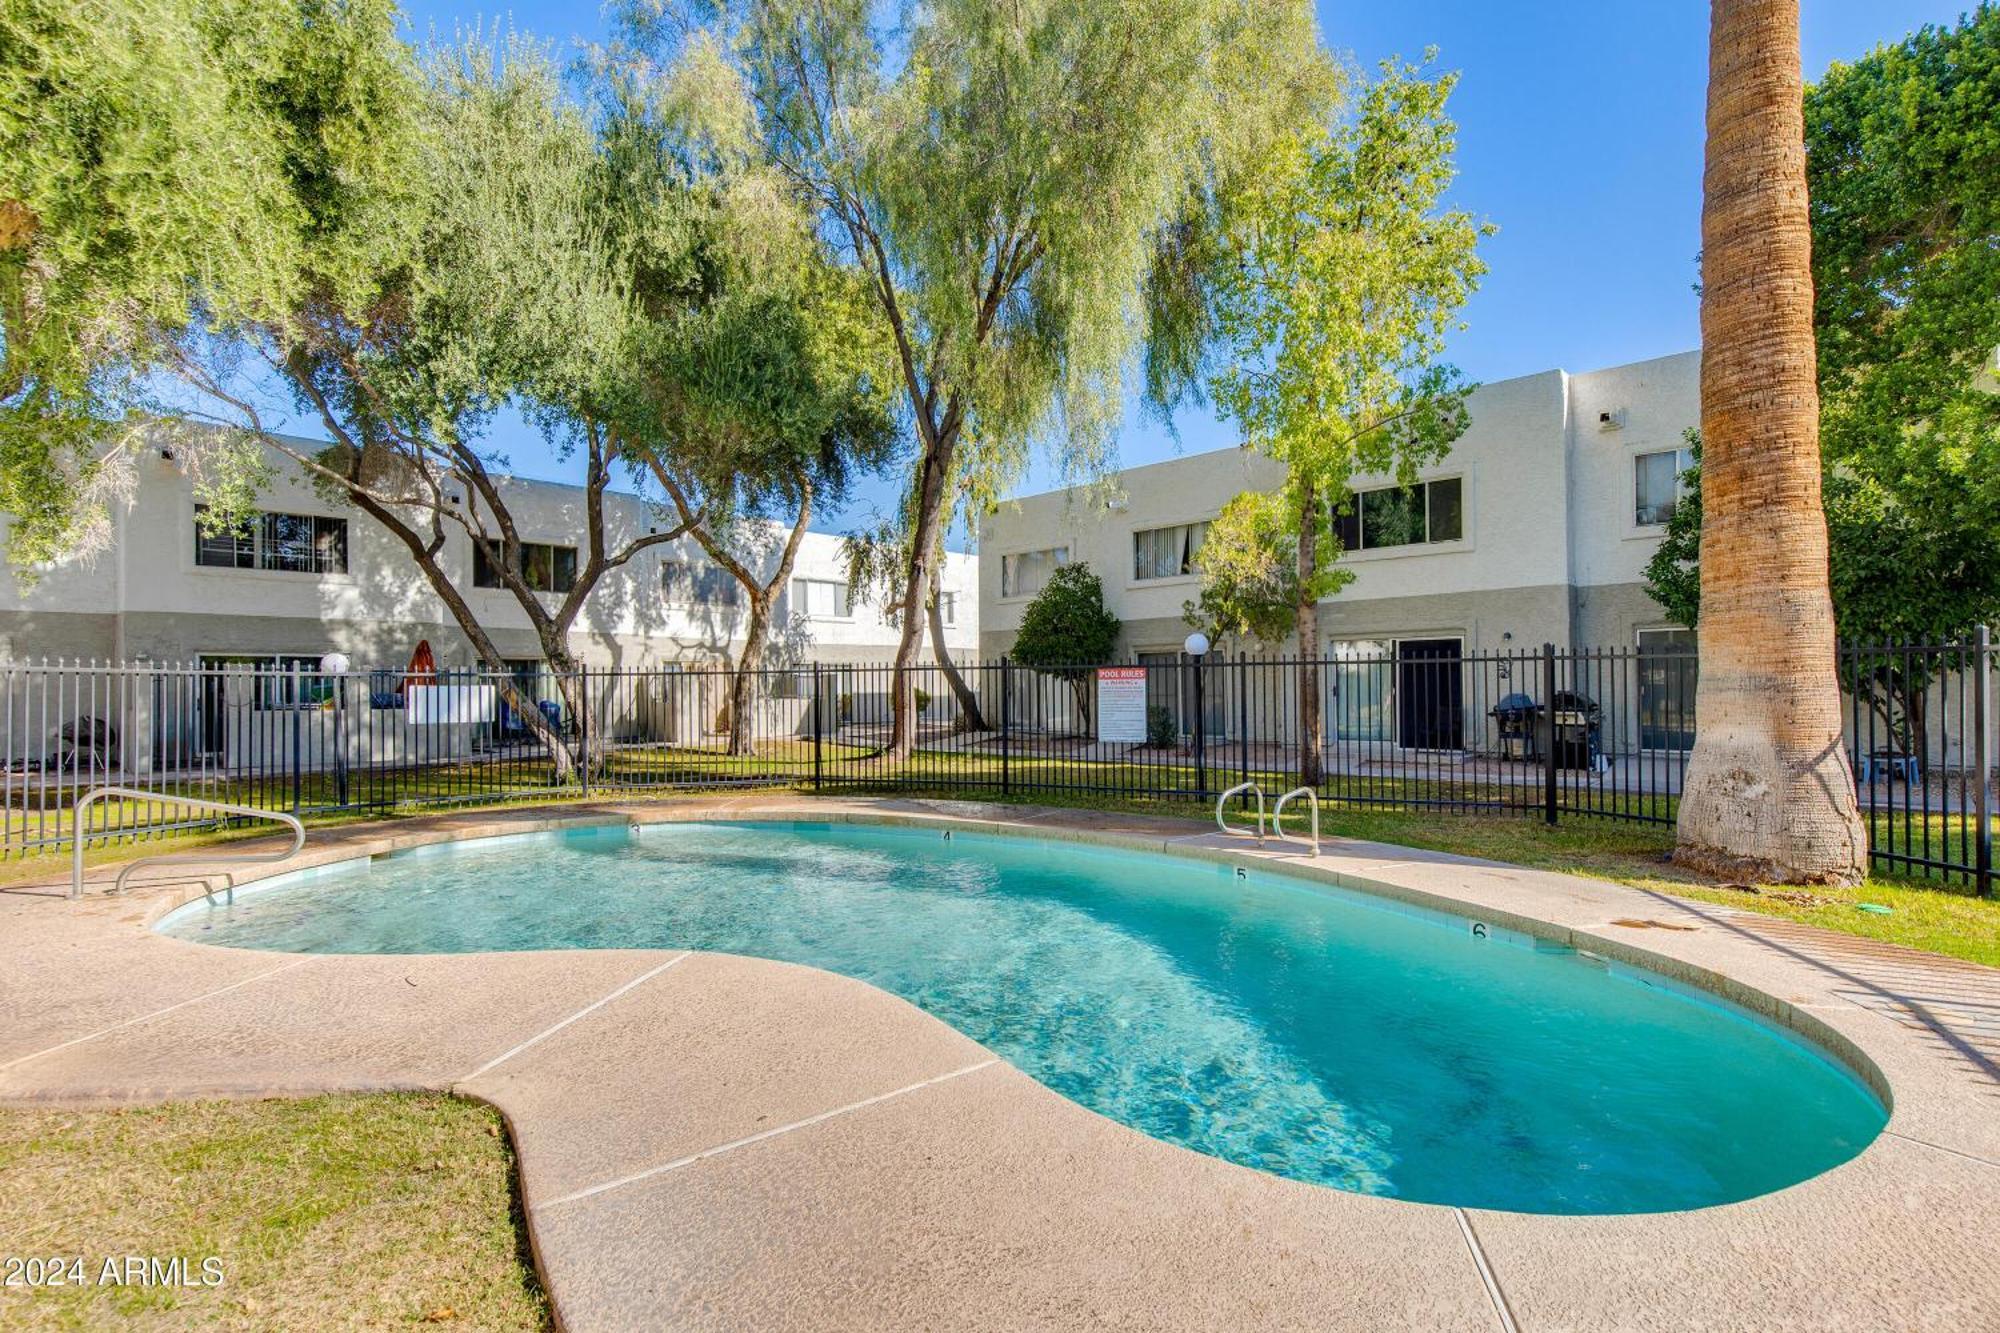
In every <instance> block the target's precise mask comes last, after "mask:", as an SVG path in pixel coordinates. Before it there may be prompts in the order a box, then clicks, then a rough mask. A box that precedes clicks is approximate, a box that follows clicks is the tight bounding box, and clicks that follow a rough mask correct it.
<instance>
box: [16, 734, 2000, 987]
mask: <svg viewBox="0 0 2000 1333" xmlns="http://www.w3.org/2000/svg"><path fill="white" fill-rule="evenodd" d="M821 758H822V763H823V768H822V772H823V775H824V776H825V778H826V780H827V783H826V793H827V794H828V795H878V794H879V795H913V796H924V795H929V796H934V797H939V798H950V797H958V798H962V799H968V800H984V801H994V802H1012V803H1019V804H1042V805H1066V806H1072V807H1081V808H1087V809H1104V810H1122V811H1133V812H1139V813H1145V814H1155V815H1165V816H1170V817H1175V818H1183V819H1187V820H1188V821H1189V822H1190V824H1191V825H1197V826H1199V825H1206V824H1207V823H1208V821H1209V819H1210V815H1209V813H1208V808H1207V806H1206V804H1205V803H1204V802H1200V801H1198V800H1197V799H1196V798H1195V797H1194V795H1193V792H1192V790H1189V791H1188V792H1187V793H1186V794H1185V795H1181V796H1161V795H1157V794H1147V793H1145V792H1144V791H1143V790H1132V789H1133V788H1135V787H1138V788H1143V787H1144V786H1148V785H1171V784H1177V783H1186V784H1187V786H1188V787H1189V788H1190V789H1191V788H1192V786H1193V777H1194V775H1193V771H1192V770H1191V769H1186V768H1182V767H1172V766H1160V765H1153V766H1148V765H1134V764H1132V763H1115V764H1106V763H1101V762H1093V761H1087V760H1073V759H1063V758H1058V757H1047V756H1027V755H1021V756H1016V757H1015V758H1014V759H1013V760H1012V763H1011V765H1010V780H1011V784H1012V788H1013V790H1012V792H1011V794H1007V795H1003V793H1002V789H1001V768H1000V765H999V762H998V759H997V757H996V756H993V755H991V754H983V753H973V754H967V753H960V752H954V751H935V750H920V751H919V752H918V753H917V754H916V755H914V756H913V757H912V758H911V759H910V760H908V761H907V762H905V763H903V764H897V765H890V764H879V763H876V762H874V761H872V760H870V759H869V758H868V756H867V752H866V751H863V750H861V749H858V748H856V747H853V746H841V745H834V744H828V745H826V746H825V747H823V753H822V756H821ZM812 769H813V766H812V756H811V745H810V743H786V744H778V745H767V746H765V747H764V748H763V750H762V752H761V753H760V754H758V755H757V756H755V757H748V758H732V757H730V756H728V755H723V754H718V753H713V752H699V751H689V750H677V751H671V752H669V751H664V750H640V751H627V752H620V753H619V754H618V755H617V756H615V758H614V760H613V763H612V765H611V769H610V771H609V772H608V773H607V774H605V775H604V778H603V779H602V780H600V784H599V785H598V786H597V787H595V788H594V789H593V792H592V794H593V795H597V796H602V797H603V798H605V799H612V800H634V799H657V800H672V799H675V798H676V797H677V796H681V797H685V796H687V795H697V796H699V795H708V796H713V795H714V794H716V791H717V788H715V787H713V786H711V788H710V789H709V790H708V791H707V792H706V793H702V792H699V791H690V790H689V789H685V788H683V789H680V790H678V791H677V790H675V789H674V788H671V787H667V786H665V785H664V784H665V783H669V782H683V783H708V784H715V783H718V782H729V783H740V784H742V785H741V786H740V787H737V788H735V789H736V790H743V791H751V790H757V789H760V788H761V789H764V790H772V789H778V790H783V789H791V790H796V791H808V790H810V787H811V774H812ZM1253 776H1256V777H1258V778H1259V779H1260V780H1263V781H1264V784H1265V788H1266V790H1267V791H1269V790H1280V789H1282V788H1283V786H1284V785H1285V783H1286V781H1287V779H1286V777H1285V776H1284V775H1282V774H1276V773H1265V772H1257V773H1255V774H1253ZM496 778H498V779H502V780H501V781H499V782H497V783H496ZM509 778H511V779H513V780H515V781H517V782H518V783H519V784H520V785H519V786H516V787H512V788H509V787H508V784H507V782H506V781H505V779H509ZM328 780H329V779H327V778H326V777H325V776H324V775H320V777H319V778H318V781H320V782H322V783H323V782H326V781H328ZM1223 780H1224V779H1223V776H1222V775H1220V774H1218V775H1217V778H1216V781H1217V783H1218V784H1219V783H1220V782H1222V781H1223ZM354 781H355V783H356V785H357V789H358V788H359V786H360V785H361V784H362V783H363V782H364V778H363V776H362V775H359V774H357V775H355V778H354ZM365 781H367V782H370V783H376V784H381V787H382V790H379V791H377V792H375V793H374V794H375V795H377V796H380V797H381V798H383V799H390V798H392V797H393V799H395V800H397V801H398V802H401V803H400V804H398V805H396V806H394V807H392V808H384V809H375V810H360V811H353V812H334V813H329V814H324V815H313V816H310V817H309V823H310V824H312V825H313V826H317V827H325V826H331V825H336V824H342V823H350V822H355V821H358V820H363V819H379V818H385V817H389V816H392V815H409V814H425V813H437V812H438V811H440V810H444V809H451V808H455V806H454V804H452V803H451V802H450V798H451V797H452V796H453V795H457V794H461V793H472V792H493V793H495V794H496V795H503V796H504V793H505V792H506V791H508V790H512V791H513V792H514V793H515V794H514V795H512V796H511V797H506V798H505V803H507V804H510V805H524V804H532V805H541V804H552V803H560V802H562V801H565V800H568V799H574V797H573V796H572V795H565V794H563V793H552V792H550V791H548V790H547V789H546V787H545V786H543V785H542V784H543V783H544V782H545V781H546V778H545V775H544V774H542V773H541V772H539V771H538V770H535V769H534V768H533V767H532V766H530V765H518V766H514V767H510V768H507V769H506V770H504V771H503V772H497V773H496V772H495V771H494V770H491V769H486V768H467V769H463V770H461V769H458V768H452V767H443V768H437V769H430V770H422V771H417V772H406V773H382V774H374V775H369V776H368V777H367V778H366V779H365ZM1336 781H1337V782H1339V783H1342V784H1344V786H1343V788H1342V789H1343V790H1346V791H1347V792H1348V794H1349V795H1350V796H1361V797H1366V798H1367V799H1368V800H1369V801H1371V802H1372V804H1370V805H1345V804H1342V803H1341V802H1340V801H1339V800H1337V799H1335V800H1330V801H1328V803H1327V804H1326V806H1325V807H1324V808H1323V812H1322V822H1323V826H1324V828H1325V829H1326V830H1327V831H1328V832H1331V833H1335V834H1341V835H1345V836H1348V837H1358V838H1372V839H1376V840H1378V841H1382V842H1392V843H1401V844H1403V845H1406V846H1412V847H1426V848H1431V849H1433V850H1437V851H1447V852H1458V853H1461V854H1464V855H1470V856H1484V857H1489V858H1491V859H1493V860H1497V861H1511V862H1514V863H1516V864H1520V865H1530V866H1537V867H1540V868H1544V869H1549V870H1560V871H1568V872H1573V873H1578V874H1589V875H1597V876H1600V877H1602V878H1606V879H1613V880H1617V881H1620V882H1622V883H1626V884H1631V885H1634V886H1635V887H1639V888H1646V889H1656V890H1660V891H1663V892H1668V893H1676V894H1680V895H1683V896H1685V897H1690V898H1700V899H1704V900H1706V901H1710V902H1718V903H1725V904H1727V905H1729V906H1732V907H1741V908H1746V909H1748V910H1750V911H1756V912H1765V913H1770V914H1773V915H1777V916H1787V917H1792V918H1795V919H1797V920H1801V921H1808V922H1811V923H1812V924H1814V925H1818V926H1824V927H1827V928H1829V929H1833V930H1841V931H1846V932H1848V933H1850V934H1854V935H1863V936H1867V937H1869V938H1872V939H1880V940H1888V941H1891V942H1894V943H1898V944H1905V945H1909V946H1910V947H1912V948H1918V949H1927V950H1930V951H1933V952H1936V953H1942V954H1949V955H1952V956H1954V957H1958V958H1967V959H1971V960H1973V961H1975V962H1980V963H1985V964H1988V965H1991V966H2000V900H1996V899H1984V900H1982V899H1979V898H1976V897H1974V896H1972V894H1971V893H1970V891H1969V890H1968V889H1967V888H1966V887H1965V886H1964V885H1963V884H1962V883H1954V882H1951V881H1948V880H1946V879H1945V878H1943V877H1942V876H1930V877H1919V876H1914V875H1913V876H1901V875H1898V876H1884V877H1878V878H1876V879H1874V880H1871V881H1870V882H1869V883H1867V884H1866V885H1863V886H1862V887H1861V888H1859V889H1850V890H1843V889H1814V890H1810V891H1805V892H1795V891H1769V890H1767V891H1750V890H1745V889H1740V888H1730V887H1724V886H1719V885H1715V884H1711V883H1706V882H1703V881H1701V880H1699V879H1696V878H1695V877H1693V876H1690V875H1688V874H1686V873H1685V872H1683V871H1681V870H1679V869H1678V868H1677V867H1675V866H1673V865H1671V864H1669V863H1667V862H1666V860H1665V856H1666V853H1667V851H1668V850H1669V849H1670V848H1671V847H1672V845H1673V832H1672V828H1671V826H1670V825H1668V824H1650V825H1649V824H1638V823H1628V822H1622V821H1616V820H1611V819H1601V818H1590V817H1585V816H1579V815H1565V816H1564V818H1563V821H1562V823H1561V824H1560V825H1558V826H1557V827H1555V828H1553V829H1551V828H1548V827H1546V826H1545V825H1543V824H1542V823H1541V821H1540V820H1539V819H1538V818H1537V817H1536V816H1535V815H1534V814H1533V813H1531V812H1527V811H1521V810H1518V807H1520V806H1522V805H1524V804H1531V803H1532V802H1533V800H1535V799H1538V798H1537V797H1536V796H1535V794H1533V793H1527V792H1525V791H1524V790H1523V789H1520V788H1502V787H1495V786H1483V785H1480V784H1477V783H1462V784H1459V785H1458V786H1457V787H1456V788H1454V789H1453V794H1454V795H1455V797H1456V798H1457V799H1459V800H1461V801H1468V802H1487V803H1490V804H1492V805H1495V806H1509V807H1517V810H1516V812H1515V813H1507V814H1494V815H1472V814H1458V813H1452V812H1448V811H1437V810H1426V809H1423V808H1420V807H1416V806H1414V805H1405V804H1400V803H1402V802H1407V801H1412V800H1414V799H1415V798H1418V797H1421V796H1423V795H1425V794H1435V793H1436V788H1435V787H1434V786H1431V785H1428V784H1426V783H1424V782H1421V781H1411V780H1406V779H1399V778H1392V777H1368V778H1362V779H1352V778H1350V779H1338V780H1336ZM1091 786H1096V787H1098V788H1100V790H1095V791H1091V790H1077V788H1080V787H1091ZM1120 788H1125V789H1126V790H1124V791H1121V790H1119V789H1120ZM288 794H289V787H287V788H286V789H285V791H284V792H283V793H280V794H279V795H288ZM315 794H317V796H318V797H319V798H322V799H328V800H331V799H332V798H333V793H332V792H331V790H327V791H324V792H319V793H313V792H307V793H305V795H306V798H307V799H308V800H309V801H310V800H311V799H314V797H315ZM355 794H356V795H358V790H357V792H356V793H355ZM227 795H228V796H229V797H234V798H237V799H243V798H246V797H247V798H250V799H253V800H258V799H261V800H263V801H265V802H267V803H270V804H278V805H282V804H283V801H282V800H280V799H277V797H276V796H274V795H273V793H272V792H271V791H268V790H267V791H262V792H253V791H248V790H232V791H230V792H228V793H227ZM1652 799H1653V802H1654V806H1656V807H1657V810H1656V812H1657V813H1659V814H1660V815H1662V816H1663V817H1666V818H1669V819H1670V818H1671V817H1672V813H1673V810H1672V806H1673V802H1672V800H1671V799H1670V798H1652ZM484 803H486V804H491V803H493V802H491V801H488V802H484ZM469 805H470V803H468V807H469ZM1649 808H1652V807H1649ZM16 817H17V818H21V819H24V820H25V818H26V816H25V815H21V814H17V815H16ZM1874 822H1875V827H1874V829H1873V830H1872V832H1873V836H1874V837H1875V838H1876V839H1877V840H1878V841H1879V842H1881V843H1882V844H1883V845H1885V846H1888V847H1892V848H1895V849H1897V850H1912V849H1915V850H1924V849H1926V848H1930V849H1934V850H1935V851H1936V852H1938V853H1943V852H1944V851H1945V849H1946V848H1947V847H1949V848H1951V849H1952V850H1953V851H1954V852H1956V853H1960V854H1964V853H1966V852H1967V851H1968V849H1969V830H1968V829H1967V828H1966V827H1965V820H1964V818H1963V817H1961V816H1952V817H1950V818H1949V819H1947V818H1946V817H1944V816H1938V815H1933V816H1931V817H1930V818H1929V820H1928V821H1926V820H1924V819H1922V818H1917V819H1915V820H1914V821H1913V820H1912V819H1910V818H1906V817H1901V816H1895V817H1892V816H1889V815H1887V814H1886V813H1885V814H1883V815H1881V816H1879V817H1878V818H1877V819H1876V820H1875V821H1874ZM264 832H265V830H264V829H262V828H249V829H239V830H233V831H231V832H229V833H227V834H223V835H217V834H215V833H187V834H179V835H176V836H174V837H171V838H158V839H148V840H145V841H143V842H132V841H127V842H122V843H118V844H113V845H109V846H102V847H93V848H92V849H91V850H90V852H89V854H88V857H87V859H88V860H89V861H91V862H102V861H114V860H124V859H126V858H128V857H131V856H135V855H141V854H145V853H148V852H156V851H171V850H185V849H189V848H193V847H197V846H201V845H204V844H206V843H210V842H213V841H215V840H217V838H218V836H221V837H230V838H242V837H253V836H262V835H263V834H264ZM58 860H59V858H57V857H52V856H47V855H29V856H23V857H17V858H14V859H11V860H8V861H5V862H0V884H4V883H8V882H19V881H21V880H23V879H46V878H48V877H50V876H51V875H56V874H60V873H61V872H62V870H63V869H64V868H65V867H64V866H62V865H59V864H58ZM1861 902H1869V903H1876V904H1879V905H1882V906H1885V907H1889V908H1890V909H1892V910H1891V912H1890V913H1889V914H1888V915H1877V914H1874V913H1869V912H1864V911H1862V910H1860V908H1859V907H1857V906H1856V904H1857V903H1861Z"/></svg>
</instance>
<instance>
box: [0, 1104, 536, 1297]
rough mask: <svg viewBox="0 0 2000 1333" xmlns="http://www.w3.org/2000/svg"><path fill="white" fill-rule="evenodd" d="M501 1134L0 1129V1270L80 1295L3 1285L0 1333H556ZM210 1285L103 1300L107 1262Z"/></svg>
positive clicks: (452, 1126) (120, 1290)
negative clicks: (126, 1261) (174, 1264)
mask: <svg viewBox="0 0 2000 1333" xmlns="http://www.w3.org/2000/svg"><path fill="white" fill-rule="evenodd" d="M514 1180H515V1177H514V1163H513V1157H512V1153H511V1152H510V1150H509V1148H508V1144H507V1140H506V1138H505V1136H504V1135H503V1134H502V1133H501V1128H500V1118H499V1115H498V1114H497V1113H496V1112H494V1111H493V1110H492V1109H491V1108H489V1107H485V1106H481V1105H478V1104H476V1103H473V1102H468V1101H461V1100H459V1099H457V1098H452V1097H444V1096H408V1095H391V1096H342V1097H309V1098H303V1099H299V1100H291V1101H263V1102H182V1103H172V1104H168V1105H164V1106H155V1107H146V1108H138V1109H125V1110H113V1111H43V1110H7V1111H0V1181H5V1182H6V1185H5V1188H4V1189H0V1256H5V1255H19V1256H22V1257H27V1256H41V1257H43V1258H47V1257H49V1256H56V1255H60V1256H77V1257H80V1258H81V1259H82V1260H83V1267H84V1271H85V1274H86V1276H87V1277H88V1278H89V1279H91V1281H90V1282H88V1283H87V1284H86V1285H82V1286H74V1285H65V1286H61V1287H52V1286H43V1287H39V1288H32V1289H30V1288H24V1287H17V1286H0V1327H4V1328H7V1329H20V1330H43V1329H95V1328H103V1327H107V1326H111V1325H113V1324H115V1325H116V1326H117V1327H120V1328H136V1329H168V1328H174V1329H184V1328H202V1329H280V1328H282V1329H363V1328H391V1327H408V1326H411V1325H427V1324H436V1325H439V1326H441V1327H457V1328H477V1329H527V1330H539V1329H547V1328H549V1327H551V1319H550V1314H549V1307H548V1302H547V1300H546V1299H545V1298H544V1296H543V1294H542V1291H541V1288H540V1286H539V1284H538V1283H537V1282H536V1280H535V1276H534V1271H533V1268H532V1266H531V1265H530V1263H529V1262H528V1259H527V1257H526V1255H527V1251H526V1245H525V1239H524V1237H525V1233H524V1231H523V1223H522V1219H521V1216H520V1208H519V1202H518V1199H517V1197H516V1194H515V1186H514ZM126 1255H141V1256H155V1257H159V1258H161V1259H172V1258H175V1257H181V1258H185V1259H186V1260H187V1261H188V1265H187V1267H188V1270H189V1271H190V1272H191V1273H193V1274H195V1275H196V1278H197V1279H198V1278H199V1276H200V1274H201V1271H202V1270H201V1264H202V1261H203V1260H204V1259H206V1258H210V1257H212V1258H214V1259H215V1260H217V1261H218V1262H219V1264H220V1269H221V1282H220V1284H219V1285H216V1286H210V1287H205V1286H200V1285H196V1286H193V1287H188V1288H183V1287H180V1286H177V1285H162V1286H150V1285H97V1282H96V1280H97V1279H98V1278H100V1277H101V1276H102V1274H103V1268H102V1265H103V1262H104V1260H105V1259H106V1258H107V1257H109V1256H126Z"/></svg>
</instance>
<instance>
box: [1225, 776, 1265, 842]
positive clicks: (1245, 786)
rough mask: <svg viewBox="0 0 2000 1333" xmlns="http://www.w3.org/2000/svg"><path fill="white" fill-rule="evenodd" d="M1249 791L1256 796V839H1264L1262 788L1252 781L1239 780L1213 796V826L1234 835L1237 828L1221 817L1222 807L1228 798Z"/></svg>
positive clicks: (1260, 840) (1259, 840)
mask: <svg viewBox="0 0 2000 1333" xmlns="http://www.w3.org/2000/svg"><path fill="white" fill-rule="evenodd" d="M1246 791H1247V792H1250V793H1252V794H1254V795H1255V796H1256V797H1257V841H1258V842H1262V841H1264V789H1263V788H1262V787H1260V786H1258V785H1257V784H1256V783H1254V782H1239V783H1237V784H1236V785H1235V786H1234V787H1231V788H1230V789H1229V790H1228V791H1226V792H1224V793H1222V795H1220V796H1218V797H1216V798H1215V826H1216V827H1217V828H1219V829H1221V830H1222V831H1223V832H1224V833H1228V834H1231V835H1234V834H1235V833H1236V832H1237V830H1235V829H1233V828H1231V827H1229V825H1228V823H1227V822H1225V821H1224V820H1223V818H1222V809H1223V807H1224V806H1226V805H1228V804H1229V798H1230V797H1232V796H1236V795H1240V794H1241V793H1243V792H1246Z"/></svg>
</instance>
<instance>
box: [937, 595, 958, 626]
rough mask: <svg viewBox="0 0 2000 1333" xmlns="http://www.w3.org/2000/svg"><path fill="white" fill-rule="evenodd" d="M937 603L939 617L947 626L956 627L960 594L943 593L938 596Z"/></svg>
mask: <svg viewBox="0 0 2000 1333" xmlns="http://www.w3.org/2000/svg"><path fill="white" fill-rule="evenodd" d="M937 601H938V616H939V617H940V618H941V619H942V620H943V621H944V623H945V624H947V625H956V624H957V623H958V594H957V593H955V592H941V593H939V594H938V599H937Z"/></svg>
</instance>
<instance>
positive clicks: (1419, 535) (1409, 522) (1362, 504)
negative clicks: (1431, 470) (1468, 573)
mask: <svg viewBox="0 0 2000 1333" xmlns="http://www.w3.org/2000/svg"><path fill="white" fill-rule="evenodd" d="M1333 529H1334V532H1335V534H1336V535H1338V536H1339V538H1340V544H1341V546H1342V547H1344V548H1345V549H1347V550H1349V551H1375V550H1380V549H1382V548H1384V547H1388V546H1421V545H1425V544H1428V543H1435V542H1455V541H1458V540H1459V539H1461V538H1462V537H1464V536H1465V479H1464V478H1463V477H1440V478H1439V479H1438V480H1436V481H1422V482H1418V483H1417V484H1416V485H1414V486H1381V487H1377V488H1376V489H1374V490H1368V491H1358V492H1356V493H1355V495H1354V498H1353V500H1352V501H1351V502H1350V503H1349V505H1348V507H1347V511H1346V512H1345V513H1342V512H1339V511H1336V512H1335V513H1334V516H1333Z"/></svg>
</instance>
